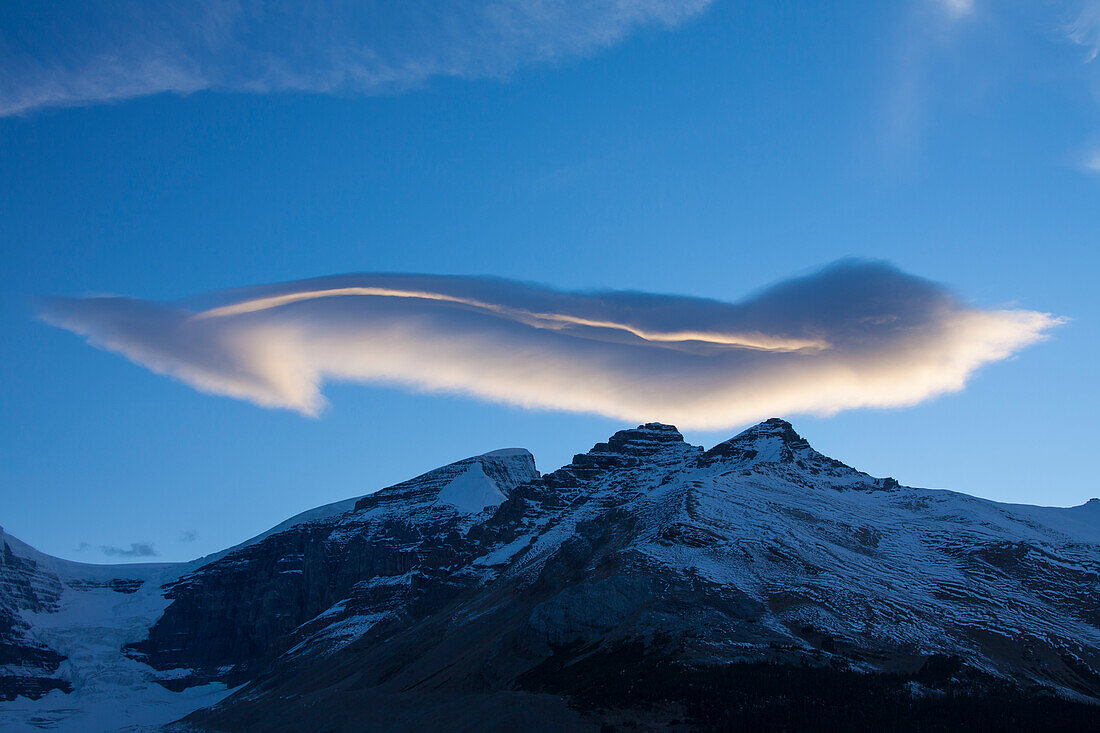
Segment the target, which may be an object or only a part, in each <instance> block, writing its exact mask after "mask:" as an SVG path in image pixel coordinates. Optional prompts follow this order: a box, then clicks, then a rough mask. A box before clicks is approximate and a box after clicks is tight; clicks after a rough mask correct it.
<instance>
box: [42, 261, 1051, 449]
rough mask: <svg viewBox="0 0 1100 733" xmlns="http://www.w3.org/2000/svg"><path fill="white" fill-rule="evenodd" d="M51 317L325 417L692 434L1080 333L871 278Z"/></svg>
mask: <svg viewBox="0 0 1100 733" xmlns="http://www.w3.org/2000/svg"><path fill="white" fill-rule="evenodd" d="M42 317H43V318H44V319H46V320H47V321H49V322H50V323H53V324H55V325H57V326H60V327H62V328H66V329H68V330H71V331H74V332H76V333H79V334H82V335H84V336H85V337H86V338H87V339H88V341H89V342H91V343H92V344H94V345H96V346H99V347H101V348H105V349H108V350H111V351H115V352H118V353H120V354H123V355H125V356H126V357H128V358H130V359H132V360H133V361H135V362H137V363H139V364H143V365H145V366H146V367H148V368H150V369H152V370H154V371H156V372H159V373H162V374H168V375H172V376H174V377H176V378H178V379H181V380H183V381H184V382H186V383H188V384H190V385H191V386H193V387H195V388H196V389H199V390H202V391H204V392H210V393H214V394H221V395H227V396H231V397H236V398H239V399H245V400H249V401H251V402H254V403H256V404H258V405H262V406H265V407H279V408H288V409H292V410H297V411H299V412H301V413H303V414H306V415H316V414H318V413H319V412H320V411H321V410H322V409H323V408H324V406H325V404H326V402H325V399H324V397H323V396H322V391H321V390H322V386H323V384H324V382H325V381H327V380H342V381H359V382H370V383H384V384H392V385H399V386H403V387H406V388H412V389H417V390H426V391H435V392H448V393H458V394H466V395H471V396H474V397H478V398H481V399H485V400H490V401H495V402H503V403H507V404H512V405H519V406H522V407H529V408H540V409H555V410H567V411H572V412H587V413H596V414H600V415H606V416H610V417H615V418H621V419H628V420H633V421H645V420H663V421H667V422H673V423H676V424H678V425H680V426H682V427H685V428H722V427H729V426H732V425H737V424H743V423H746V422H749V421H752V420H756V419H759V418H761V417H765V416H769V415H774V414H789V413H818V414H830V413H834V412H837V411H839V410H845V409H852V408H862V407H896V406H904V405H913V404H916V403H919V402H921V401H923V400H926V399H928V398H930V397H933V396H936V395H939V394H942V393H945V392H952V391H956V390H960V389H962V388H963V386H964V385H965V384H966V381H967V379H968V378H969V377H970V376H971V375H972V374H973V373H974V371H975V370H976V369H978V368H979V367H980V366H982V365H983V364H987V363H989V362H993V361H998V360H1000V359H1004V358H1006V357H1008V356H1011V355H1012V354H1014V353H1016V352H1017V351H1018V350H1019V349H1021V348H1023V347H1024V346H1026V345H1028V344H1030V343H1033V342H1035V341H1037V340H1040V339H1041V338H1043V337H1044V335H1045V334H1046V333H1047V332H1048V331H1049V329H1050V328H1052V327H1053V326H1055V325H1057V324H1058V323H1060V322H1061V319H1059V318H1057V317H1055V316H1052V315H1050V314H1047V313H1039V312H1034V311H1027V310H1018V309H997V310H986V309H979V308H974V307H970V306H968V305H966V304H964V303H963V302H962V301H960V299H959V298H958V297H956V296H955V295H953V294H952V293H951V292H949V291H948V290H946V289H945V288H943V287H942V286H939V285H936V284H934V283H931V282H928V281H926V280H923V279H920V278H917V277H913V276H911V275H907V274H905V273H902V272H900V271H898V270H896V269H894V268H893V267H891V266H889V265H886V264H882V263H873V262H863V261H843V262H840V263H837V264H834V265H832V266H830V267H828V268H826V269H824V270H822V271H820V272H818V273H816V274H814V275H810V276H807V277H801V278H796V279H793V280H788V281H785V282H782V283H779V284H777V285H774V286H772V287H770V288H768V289H766V290H764V291H762V292H760V293H758V294H757V295H755V296H752V297H750V298H748V299H746V300H743V301H741V302H738V303H729V302H721V301H715V300H705V299H701V298H691V297H680V296H670V295H653V294H648V293H637V292H597V293H576V292H562V291H558V290H553V289H550V288H546V287H543V286H539V285H534V284H530V283H522V282H515V281H509V280H501V279H493V278H478V277H449V276H431V275H398V274H375V275H369V274H367V275H346V276H337V277H329V278H320V279H315V280H308V281H300V282H293V283H286V284H282V285H272V286H264V287H256V288H246V289H242V290H234V291H227V292H225V293H215V294H212V295H207V296H203V297H202V298H198V299H194V300H191V301H185V302H176V303H156V302H150V301H145V300H136V299H131V298H120V297H97V298H53V299H49V300H47V301H46V302H45V303H44V305H43V308H42Z"/></svg>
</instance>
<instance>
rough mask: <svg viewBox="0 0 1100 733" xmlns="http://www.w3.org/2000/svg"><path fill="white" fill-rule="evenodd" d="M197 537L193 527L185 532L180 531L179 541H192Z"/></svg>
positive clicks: (197, 534)
mask: <svg viewBox="0 0 1100 733" xmlns="http://www.w3.org/2000/svg"><path fill="white" fill-rule="evenodd" d="M198 538H199V533H198V532H196V531H195V530H193V529H189V530H187V531H185V532H181V533H180V542H183V543H190V542H194V541H195V540H197V539H198Z"/></svg>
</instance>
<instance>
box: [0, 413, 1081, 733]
mask: <svg viewBox="0 0 1100 733" xmlns="http://www.w3.org/2000/svg"><path fill="white" fill-rule="evenodd" d="M2 539H3V540H4V555H3V561H2V564H0V653H2V654H3V655H4V656H3V657H2V658H0V664H3V666H2V667H0V698H3V699H5V700H6V701H4V702H0V722H2V723H3V724H4V726H5V729H7V728H6V726H7V725H9V724H10V725H12V726H16V725H22V726H29V727H30V728H29V729H33V726H38V727H56V728H61V729H66V728H67V729H72V730H97V729H102V730H108V729H111V730H113V729H118V728H119V727H121V726H123V725H146V726H148V725H153V724H159V723H167V722H169V721H172V720H175V719H177V718H181V717H183V716H185V715H186V716H188V717H186V718H185V720H184V722H183V723H181V724H179V725H178V726H177V727H179V728H180V729H188V730H190V729H196V730H406V729H426V728H432V727H435V728H442V729H463V728H465V727H468V726H475V725H477V726H482V727H487V728H489V729H497V728H501V729H503V728H508V729H530V730H536V729H544V730H561V729H584V728H586V727H599V726H611V727H612V728H615V727H616V726H620V725H622V726H639V725H640V726H642V727H645V726H651V727H656V728H662V729H663V728H666V727H672V728H673V729H676V726H680V729H690V728H698V727H707V726H711V727H734V726H740V727H744V726H746V725H749V726H752V725H757V726H760V725H782V726H786V727H787V728H795V729H797V728H798V727H799V726H800V722H801V723H803V724H805V723H806V721H808V720H812V721H813V722H814V723H815V727H828V725H829V724H831V723H830V721H832V723H836V724H839V723H837V721H838V720H840V719H839V718H838V719H837V720H833V719H831V718H830V717H829V716H830V715H840V714H842V715H843V716H845V717H843V720H844V721H846V722H847V723H848V724H849V727H860V725H861V721H862V722H863V723H865V724H866V726H871V725H878V724H882V721H884V720H887V719H889V720H906V721H909V722H910V723H913V724H914V725H918V724H919V723H920V721H925V722H929V721H931V722H929V725H932V724H936V723H938V724H941V725H939V727H943V726H942V722H943V720H944V719H945V717H944V716H947V715H951V716H954V717H952V718H951V719H952V720H958V721H962V722H964V723H965V722H967V721H968V720H969V721H970V722H973V720H975V719H980V716H983V715H984V716H986V718H987V719H988V720H996V721H1001V722H1003V721H1006V720H1007V721H1010V722H1016V723H1026V722H1027V721H1028V720H1029V719H1030V718H1029V717H1028V716H1044V715H1054V714H1056V715H1058V716H1059V720H1063V721H1070V722H1073V721H1084V722H1083V723H1082V725H1086V726H1087V724H1088V721H1092V722H1094V723H1096V724H1097V725H1100V708H1098V707H1096V703H1098V702H1100V501H1097V500H1095V499H1094V500H1092V501H1090V502H1088V503H1087V504H1084V505H1082V506H1079V507H1072V508H1048V507H1032V506H1020V505H1005V504H998V503H995V502H990V501H985V500H981V499H976V498H973V497H970V496H966V495H963V494H958V493H953V492H949V491H932V490H926V489H915V488H909V487H904V486H900V485H898V483H897V482H896V481H894V480H892V479H877V478H872V477H871V476H868V475H866V474H864V473H861V472H859V471H857V470H855V469H852V468H850V467H848V466H845V465H844V464H842V463H840V462H838V461H835V460H833V459H830V458H827V457H825V456H823V455H821V454H820V453H818V452H816V451H815V450H813V448H811V447H810V446H809V445H808V444H807V442H806V441H805V440H803V439H802V438H801V437H799V436H798V435H797V434H796V433H795V432H794V430H793V429H792V427H791V426H790V425H789V424H788V423H786V422H784V421H782V420H778V419H773V420H769V421H766V422H764V423H761V424H760V425H757V426H755V427H753V428H750V429H749V430H746V431H745V432H743V433H741V434H740V435H738V436H736V437H734V438H733V439H731V440H729V441H726V442H724V443H721V444H719V445H717V446H715V447H714V448H711V449H710V450H703V449H702V448H699V447H695V446H691V445H688V444H687V443H685V442H684V440H683V438H682V437H681V435H680V434H679V433H678V432H677V431H676V429H675V428H672V427H670V426H667V425H659V424H649V425H643V426H640V427H638V428H636V429H633V430H624V431H621V432H619V433H616V434H615V435H614V436H612V437H611V438H610V439H609V440H608V441H607V442H606V443H600V444H598V445H596V446H595V447H594V448H593V449H592V450H591V451H589V452H587V453H584V454H580V455H578V456H576V457H575V458H574V460H573V462H572V463H571V464H569V465H568V466H565V467H563V468H561V469H559V470H557V471H555V472H553V473H550V474H546V475H544V476H540V475H539V474H538V472H537V471H536V470H535V465H534V460H533V459H532V457H531V455H530V454H529V453H527V452H526V451H523V450H516V449H513V450H505V451H497V452H494V453H490V454H486V455H483V456H477V457H473V458H468V459H465V460H463V461H459V462H456V463H453V464H450V465H448V466H444V467H442V468H438V469H435V470H434V471H430V472H428V473H426V474H423V475H422V476H419V477H417V478H415V479H412V480H410V481H407V482H404V483H402V484H398V485H396V486H392V487H390V488H387V489H382V490H381V491H378V492H375V493H373V494H370V495H367V496H364V497H362V498H360V499H358V500H349V501H348V502H342V503H339V504H335V505H330V506H328V507H322V508H320V509H318V510H314V511H312V512H307V513H305V514H303V515H300V516H299V517H295V518H294V519H292V520H289V521H288V522H285V523H283V524H282V525H279V526H278V527H276V528H275V529H273V530H271V531H269V532H267V533H264V534H263V535H260V536H259V537H257V538H254V539H253V540H250V541H249V542H246V543H244V544H243V545H240V546H238V547H236V548H232V549H230V550H227V551H225V552H223V553H219V554H217V555H215V556H211V557H208V558H203V559H201V560H199V561H195V562H193V563H188V564H181V565H156V566H136V565H124V566H85V565H78V564H75V563H67V562H64V561H60V560H56V559H54V558H49V557H46V556H44V555H41V554H39V553H37V552H35V551H34V550H32V549H31V548H29V547H27V546H26V545H23V544H22V543H20V542H18V541H17V540H15V539H14V538H11V537H10V536H4V537H3V538H2ZM12 698H14V699H12ZM834 703H835V704H834ZM837 710H840V711H841V713H837V712H836V711H837ZM192 711H195V712H192ZM853 711H858V712H853ZM960 711H962V712H960ZM188 713H190V715H188ZM899 715H903V716H904V717H901V718H899V717H898V716H899ZM967 715H969V716H971V718H967V717H966V716H967ZM853 716H854V717H853ZM860 716H862V717H860ZM876 716H878V717H876ZM882 716H887V717H886V718H883V717H882ZM889 716H894V717H893V718H890V717H889ZM937 716H939V717H938V718H937ZM973 716H979V718H974V717H973ZM998 716H999V717H998ZM1005 716H1009V717H1007V718H1006V717H1005ZM987 722H988V721H987ZM918 727H919V726H918ZM56 728H55V729H56Z"/></svg>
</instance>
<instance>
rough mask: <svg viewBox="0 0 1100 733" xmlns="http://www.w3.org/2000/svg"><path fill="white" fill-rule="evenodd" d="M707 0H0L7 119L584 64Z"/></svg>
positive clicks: (0, 89) (0, 88)
mask: <svg viewBox="0 0 1100 733" xmlns="http://www.w3.org/2000/svg"><path fill="white" fill-rule="evenodd" d="M709 3H710V0H595V1H594V2H583V3H577V2H570V1H569V0H456V1H454V2H425V1H424V0H411V1H410V2H384V1H383V0H364V1H363V2H358V3H343V2H332V1H331V0H319V1H318V2H300V3H294V2H291V3H259V2H253V1H252V0H181V1H180V2H171V3H151V2H144V1H143V0H118V1H116V2H105V3H83V2H65V1H61V2H59V1H58V0H27V1H26V2H16V3H4V4H2V5H0V34H2V35H0V116H3V115H13V114H17V113H20V112H26V111H30V110H34V109H38V108H42V107H55V106H66V105H74V104H86V103H94V102H103V101H110V100H118V99H125V98H129V97H136V96H141V95H147V94H156V93H158V92H178V93H184V94H186V93H189V92H195V91H199V90H204V89H213V90H224V91H240V92H270V91H306V92H318V93H344V94H379V93H387V92H394V91H400V90H403V89H407V88H410V87H415V86H417V85H419V84H422V83H424V82H426V81H427V80H429V79H432V78H433V77H459V78H483V77H499V76H504V75H507V74H509V73H510V72H512V71H514V70H515V69H517V68H519V67H522V66H524V65H528V64H533V63H541V62H553V61H557V60H560V59H565V58H570V57H575V56H583V55H586V54H590V53H592V52H594V51H597V50H599V49H601V48H604V47H606V46H610V45H613V44H615V43H617V42H619V41H621V40H622V39H624V38H626V37H627V36H629V35H630V34H631V33H633V32H635V31H636V30H638V29H640V28H643V27H646V26H664V27H672V26H675V25H677V24H679V23H680V22H682V21H683V20H684V19H686V18H688V17H691V16H693V15H696V14H698V13H700V12H702V11H703V10H704V9H705V8H706V7H707V5H709Z"/></svg>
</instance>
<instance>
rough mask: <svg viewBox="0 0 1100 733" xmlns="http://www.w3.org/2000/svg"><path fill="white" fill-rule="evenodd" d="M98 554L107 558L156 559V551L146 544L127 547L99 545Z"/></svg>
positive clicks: (135, 543) (134, 543) (138, 543)
mask: <svg viewBox="0 0 1100 733" xmlns="http://www.w3.org/2000/svg"><path fill="white" fill-rule="evenodd" d="M99 550H100V552H102V553H103V554H104V555H107V556H109V557H156V556H157V551H156V550H155V549H153V546H152V545H151V544H149V543H148V542H132V543H130V546H129V547H115V546H114V545H100V546H99Z"/></svg>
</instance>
